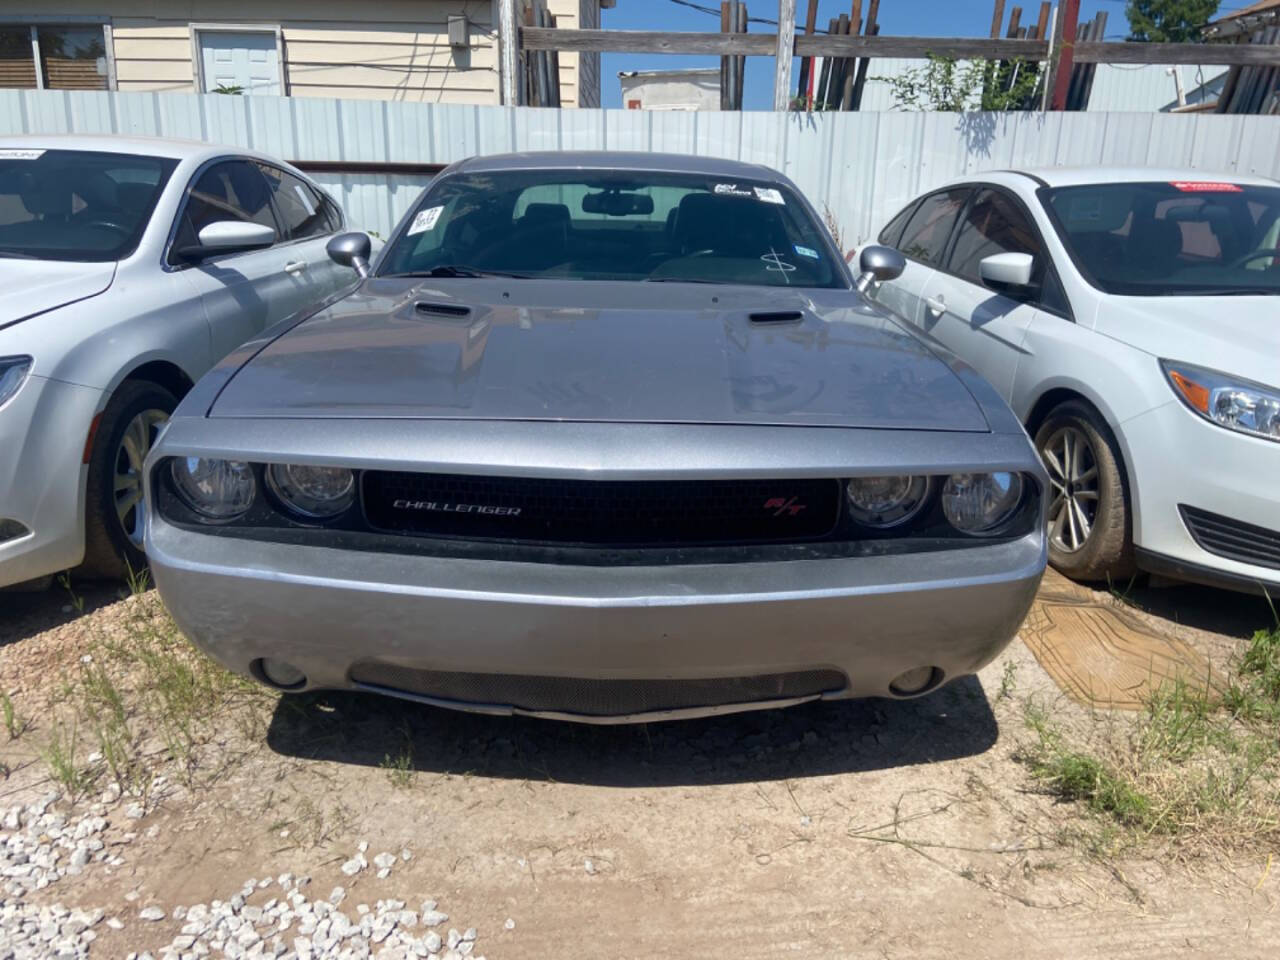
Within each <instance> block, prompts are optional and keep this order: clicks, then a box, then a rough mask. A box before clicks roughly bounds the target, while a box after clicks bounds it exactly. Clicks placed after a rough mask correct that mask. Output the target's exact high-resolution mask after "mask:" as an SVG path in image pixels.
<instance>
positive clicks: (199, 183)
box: [170, 160, 280, 263]
mask: <svg viewBox="0 0 1280 960" xmlns="http://www.w3.org/2000/svg"><path fill="white" fill-rule="evenodd" d="M178 217H179V219H178V229H177V233H176V235H175V238H174V242H173V249H175V250H178V249H181V248H182V247H189V246H194V245H195V244H196V243H197V242H198V241H197V239H196V238H197V236H199V233H200V231H201V230H203V229H204V228H205V227H207V226H208V225H209V224H211V223H219V222H221V221H223V220H240V221H248V222H250V223H259V224H262V225H263V226H264V227H270V228H271V229H272V230H274V231H276V237H277V239H278V238H279V236H280V227H279V225H278V224H277V223H276V219H275V216H274V215H273V214H272V212H271V191H270V190H269V189H268V187H267V181H266V180H264V179H263V177H262V174H261V173H259V172H258V168H257V166H256V165H254V164H252V163H250V162H249V161H247V160H223V161H222V162H220V163H215V164H214V165H213V166H211V167H210V168H209V169H207V170H206V171H205V172H204V173H202V174H200V177H199V179H197V180H196V182H195V183H194V184H193V185H192V187H191V190H190V191H189V192H188V194H187V202H186V204H185V205H184V206H183V208H182V212H181V213H180V214H179V215H178ZM170 262H171V263H180V262H181V260H180V259H178V258H175V257H174V256H173V255H172V254H170Z"/></svg>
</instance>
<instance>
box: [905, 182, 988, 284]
mask: <svg viewBox="0 0 1280 960" xmlns="http://www.w3.org/2000/svg"><path fill="white" fill-rule="evenodd" d="M969 193H970V190H969V188H968V187H957V188H954V189H951V190H942V191H939V192H938V193H932V194H930V195H929V196H927V197H925V198H924V199H923V200H922V201H920V206H918V207H916V209H915V212H914V213H913V214H912V215H911V218H910V219H909V220H908V221H907V226H906V229H905V230H904V231H903V233H902V240H901V242H899V244H898V249H899V250H901V251H902V252H903V254H904V255H905V256H908V257H910V258H911V259H913V260H920V261H923V262H924V263H928V264H931V265H933V266H937V265H939V264H940V263H941V262H942V254H943V251H944V250H945V249H946V246H947V239H948V238H949V237H950V236H951V228H952V227H954V226H955V223H956V219H957V218H958V217H959V216H960V208H961V207H963V206H964V202H965V200H966V199H967V198H968V196H969Z"/></svg>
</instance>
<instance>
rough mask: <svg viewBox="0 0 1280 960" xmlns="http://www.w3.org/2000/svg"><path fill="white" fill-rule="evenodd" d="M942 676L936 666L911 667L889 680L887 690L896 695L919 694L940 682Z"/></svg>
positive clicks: (912, 695)
mask: <svg viewBox="0 0 1280 960" xmlns="http://www.w3.org/2000/svg"><path fill="white" fill-rule="evenodd" d="M942 676H943V674H942V671H941V670H939V669H938V668H937V667H913V668H912V669H910V670H905V671H903V672H902V673H900V674H898V675H897V676H896V677H894V678H893V679H892V680H891V681H889V692H890V693H892V694H893V695H894V696H896V697H915V696H919V695H920V694H922V693H927V692H928V691H930V690H932V689H933V688H934V687H936V686H938V684H940V683H942Z"/></svg>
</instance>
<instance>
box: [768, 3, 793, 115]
mask: <svg viewBox="0 0 1280 960" xmlns="http://www.w3.org/2000/svg"><path fill="white" fill-rule="evenodd" d="M795 46H796V0H778V52H777V55H776V56H777V64H776V70H775V71H774V75H773V109H774V110H786V109H788V108H789V107H790V105H791V57H792V54H793V53H794V51H795Z"/></svg>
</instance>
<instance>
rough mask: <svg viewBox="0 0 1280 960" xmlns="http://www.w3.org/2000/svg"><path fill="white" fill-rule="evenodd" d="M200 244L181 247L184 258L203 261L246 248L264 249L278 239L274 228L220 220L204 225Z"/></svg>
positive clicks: (239, 251)
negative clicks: (206, 258)
mask: <svg viewBox="0 0 1280 960" xmlns="http://www.w3.org/2000/svg"><path fill="white" fill-rule="evenodd" d="M196 241H197V242H196V243H195V244H194V245H192V246H189V247H182V248H180V249H179V250H178V256H180V257H182V258H183V259H184V260H203V259H204V258H205V257H212V256H215V255H217V254H220V253H241V252H243V251H245V250H261V249H263V248H264V247H269V246H271V245H272V244H273V243H275V242H276V231H275V229H274V228H273V227H267V226H263V225H262V224H260V223H250V222H249V221H247V220H219V221H217V222H216V223H211V224H209V225H208V226H206V227H203V228H201V230H200V232H199V233H197V234H196Z"/></svg>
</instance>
